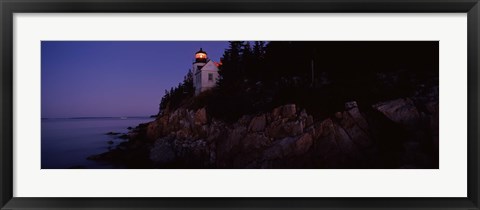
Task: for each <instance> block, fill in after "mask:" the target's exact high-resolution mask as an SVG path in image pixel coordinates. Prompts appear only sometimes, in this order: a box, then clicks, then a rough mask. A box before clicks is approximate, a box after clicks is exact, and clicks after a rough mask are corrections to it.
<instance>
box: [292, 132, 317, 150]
mask: <svg viewBox="0 0 480 210" xmlns="http://www.w3.org/2000/svg"><path fill="white" fill-rule="evenodd" d="M312 144H313V139H312V136H311V135H310V134H308V133H305V134H303V135H301V136H300V137H299V138H298V139H297V141H296V142H295V150H294V153H295V154H296V155H302V154H305V153H306V152H307V151H308V150H309V149H310V147H311V146H312Z"/></svg>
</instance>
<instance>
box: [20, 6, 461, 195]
mask: <svg viewBox="0 0 480 210" xmlns="http://www.w3.org/2000/svg"><path fill="white" fill-rule="evenodd" d="M267 26H268V27H267ZM238 29H241V30H238ZM197 32H198V33H197ZM40 40H439V41H440V169H439V170H40V108H39V107H40ZM466 40H467V18H466V14H464V13H462V14H460V13H457V14H21V13H19V14H15V15H14V91H15V92H14V196H15V197H85V196H88V197H158V196H159V197H170V196H182V197H189V196H202V197H203V196H207V197H208V196H223V197H225V196H226V197H229V196H239V197H252V196H253V197H257V196H274V197H277V196H278V197H283V196H292V197H358V196H362V197H393V196H394V197H405V196H407V197H466V191H467V179H466V178H467V173H466V172H467V170H466V168H467V165H466V164H467V153H466V151H467V41H466ZM59 158H61V157H59Z"/></svg>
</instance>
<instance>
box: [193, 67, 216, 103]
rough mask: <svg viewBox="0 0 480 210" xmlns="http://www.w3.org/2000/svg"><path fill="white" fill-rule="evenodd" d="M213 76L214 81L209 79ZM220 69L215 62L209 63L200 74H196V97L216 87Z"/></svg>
mask: <svg viewBox="0 0 480 210" xmlns="http://www.w3.org/2000/svg"><path fill="white" fill-rule="evenodd" d="M209 74H212V80H209V79H208V75H209ZM218 76H219V74H218V68H217V66H216V65H215V63H214V62H213V61H209V62H208V63H207V64H205V66H203V68H202V69H201V70H200V72H197V73H196V74H195V82H194V85H195V95H198V94H199V93H200V92H202V91H205V90H208V89H210V88H212V87H215V85H216V84H217V80H218Z"/></svg>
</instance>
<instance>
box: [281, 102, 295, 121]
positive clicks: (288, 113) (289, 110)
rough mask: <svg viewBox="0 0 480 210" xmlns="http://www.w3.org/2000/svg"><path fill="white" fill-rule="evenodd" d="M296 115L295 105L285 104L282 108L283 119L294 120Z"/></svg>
mask: <svg viewBox="0 0 480 210" xmlns="http://www.w3.org/2000/svg"><path fill="white" fill-rule="evenodd" d="M296 113H297V109H296V107H295V104H287V105H285V106H283V108H282V117H284V118H290V119H292V118H295V117H296Z"/></svg>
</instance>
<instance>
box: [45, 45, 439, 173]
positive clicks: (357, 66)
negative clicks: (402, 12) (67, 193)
mask: <svg viewBox="0 0 480 210" xmlns="http://www.w3.org/2000/svg"><path fill="white" fill-rule="evenodd" d="M438 168H439V42H438V41H268V40H265V41H255V40H254V41H42V42H41V169H438Z"/></svg>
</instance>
